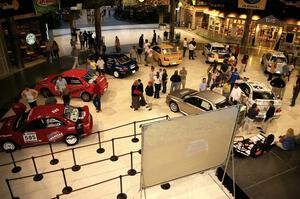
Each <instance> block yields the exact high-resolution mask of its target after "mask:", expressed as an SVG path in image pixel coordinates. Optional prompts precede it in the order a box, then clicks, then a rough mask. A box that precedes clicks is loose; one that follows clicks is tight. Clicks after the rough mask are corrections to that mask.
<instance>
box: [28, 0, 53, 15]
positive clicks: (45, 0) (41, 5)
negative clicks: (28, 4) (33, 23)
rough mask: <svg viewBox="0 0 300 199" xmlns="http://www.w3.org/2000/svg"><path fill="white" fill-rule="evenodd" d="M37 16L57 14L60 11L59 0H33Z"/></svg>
mask: <svg viewBox="0 0 300 199" xmlns="http://www.w3.org/2000/svg"><path fill="white" fill-rule="evenodd" d="M32 1H33V5H34V8H35V12H36V13H37V14H45V13H49V12H56V11H58V9H59V5H58V1H59V0H32Z"/></svg>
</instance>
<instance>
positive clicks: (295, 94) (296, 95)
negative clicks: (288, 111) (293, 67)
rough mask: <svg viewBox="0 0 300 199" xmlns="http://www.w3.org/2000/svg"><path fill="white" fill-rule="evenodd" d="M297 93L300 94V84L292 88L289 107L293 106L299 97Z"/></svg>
mask: <svg viewBox="0 0 300 199" xmlns="http://www.w3.org/2000/svg"><path fill="white" fill-rule="evenodd" d="M299 92H300V82H299V84H296V86H294V88H293V97H292V102H291V106H295V103H296V99H297V97H298V95H299Z"/></svg>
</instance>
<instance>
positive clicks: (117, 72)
mask: <svg viewBox="0 0 300 199" xmlns="http://www.w3.org/2000/svg"><path fill="white" fill-rule="evenodd" d="M113 75H114V77H115V78H119V77H120V73H119V71H116V70H115V71H114V72H113Z"/></svg>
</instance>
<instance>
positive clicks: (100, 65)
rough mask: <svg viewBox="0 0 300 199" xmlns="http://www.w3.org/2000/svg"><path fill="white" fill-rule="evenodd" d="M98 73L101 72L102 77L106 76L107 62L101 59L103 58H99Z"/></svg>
mask: <svg viewBox="0 0 300 199" xmlns="http://www.w3.org/2000/svg"><path fill="white" fill-rule="evenodd" d="M96 64H97V71H98V72H99V74H100V75H104V74H105V67H104V65H105V62H104V60H103V59H102V58H101V56H99V58H98V61H97V63H96Z"/></svg>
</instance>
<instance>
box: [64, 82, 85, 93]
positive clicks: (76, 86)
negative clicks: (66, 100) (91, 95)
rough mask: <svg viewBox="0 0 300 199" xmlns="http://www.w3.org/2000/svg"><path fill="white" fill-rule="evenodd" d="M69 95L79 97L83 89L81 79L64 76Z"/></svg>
mask: <svg viewBox="0 0 300 199" xmlns="http://www.w3.org/2000/svg"><path fill="white" fill-rule="evenodd" d="M65 79H66V82H67V87H68V90H69V95H70V96H72V97H80V95H81V93H82V91H83V90H84V89H85V88H84V86H83V83H82V82H81V80H80V79H79V78H77V77H65Z"/></svg>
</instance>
